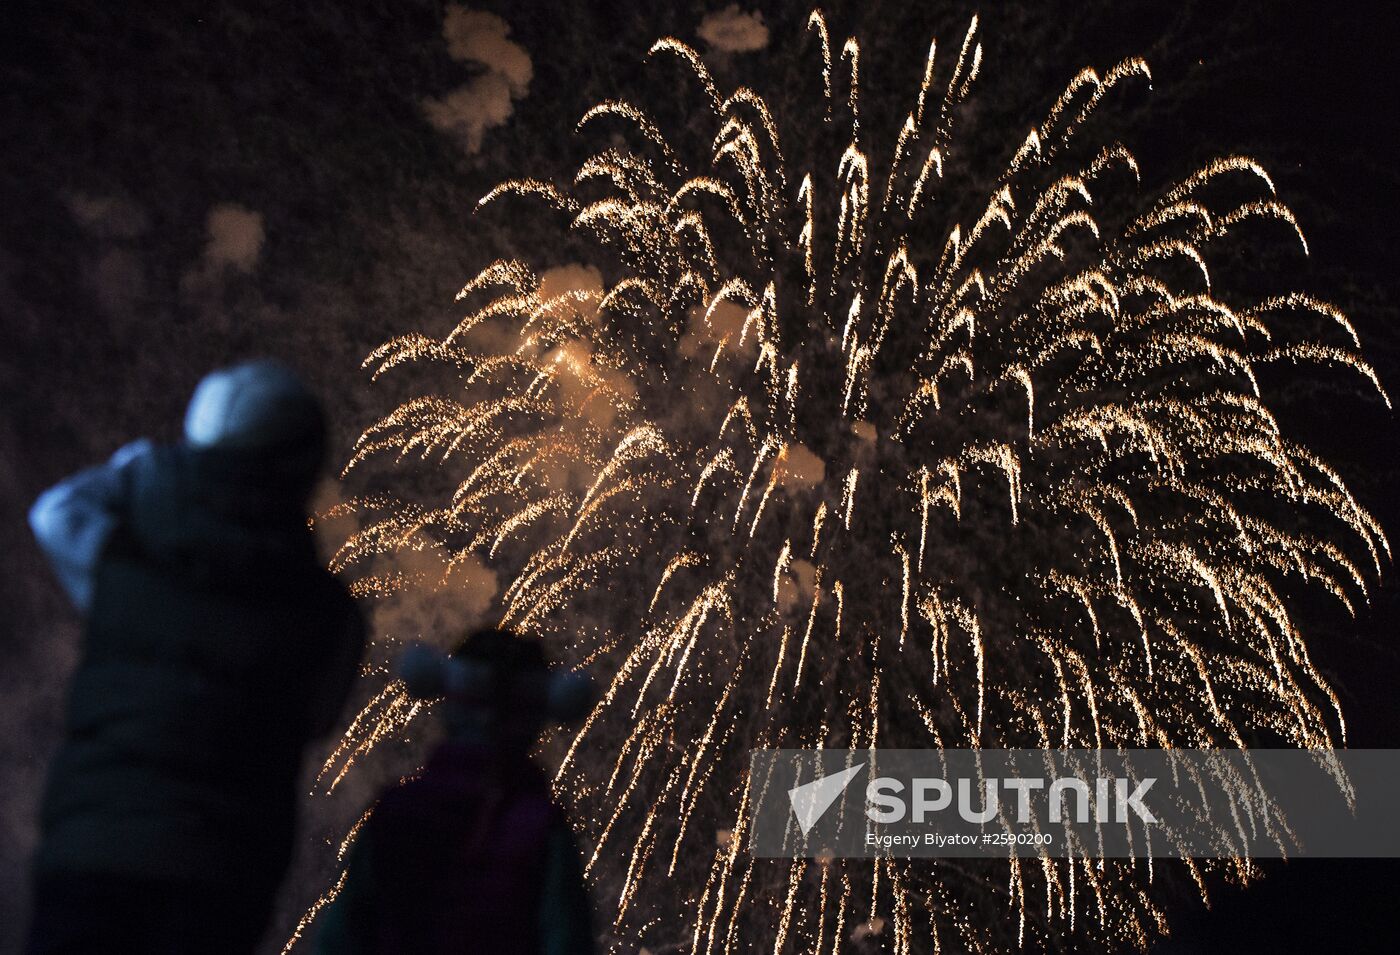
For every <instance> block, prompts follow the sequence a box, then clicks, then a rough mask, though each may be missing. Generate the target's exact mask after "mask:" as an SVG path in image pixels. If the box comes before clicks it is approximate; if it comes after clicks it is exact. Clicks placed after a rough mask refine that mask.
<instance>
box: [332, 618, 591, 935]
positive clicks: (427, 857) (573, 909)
mask: <svg viewBox="0 0 1400 955" xmlns="http://www.w3.org/2000/svg"><path fill="white" fill-rule="evenodd" d="M400 673H401V675H402V676H403V678H404V681H405V683H406V684H407V687H408V692H409V694H410V695H411V696H415V697H419V698H426V699H432V698H442V702H441V703H440V704H439V705H440V707H441V712H442V717H443V722H444V724H445V728H446V731H447V738H446V740H445V741H444V742H443V743H442V744H441V745H440V746H439V747H438V748H437V749H436V750H435V751H434V752H433V754H432V756H431V758H430V759H429V760H428V764H427V766H425V767H424V769H423V771H422V773H421V774H420V775H419V776H418V777H417V778H416V779H413V780H412V781H410V782H408V783H405V784H404V785H402V786H398V787H396V788H393V789H390V790H389V791H388V792H386V793H385V794H384V796H383V797H382V798H381V800H380V802H379V804H378V805H377V806H376V807H375V808H374V810H373V812H372V814H371V815H370V817H369V820H368V821H367V822H366V823H365V825H364V827H363V828H362V829H361V831H360V835H359V837H358V838H357V839H356V841H355V844H354V847H353V848H352V849H351V854H350V859H349V862H348V864H347V868H346V875H345V884H344V886H343V887H342V889H341V892H340V894H339V896H338V897H337V898H336V900H335V902H334V903H333V904H332V905H331V907H330V908H329V909H328V910H327V912H326V915H325V916H324V918H325V922H324V924H323V925H322V927H321V931H320V933H319V936H318V949H317V951H318V952H320V953H321V955H448V953H454V955H459V953H474V952H491V953H492V955H591V953H592V952H593V950H594V947H593V931H592V917H591V904H590V902H589V898H588V890H587V887H586V886H585V884H584V879H583V868H582V866H581V865H580V863H579V856H578V849H577V847H576V845H575V843H574V837H573V831H572V830H571V829H570V828H569V824H568V820H567V819H565V817H564V814H563V812H562V811H561V810H560V809H559V808H558V807H557V806H555V805H554V803H553V802H552V800H551V799H550V789H549V782H548V780H547V779H545V776H544V774H543V773H542V772H541V771H540V770H539V768H538V767H537V766H536V765H535V764H534V762H533V761H531V759H530V749H531V747H532V746H533V745H534V743H535V742H536V739H537V738H538V736H539V733H540V730H541V729H542V728H543V727H544V725H545V722H546V721H547V720H551V719H555V720H561V721H564V720H572V719H577V718H579V717H581V716H583V715H586V714H587V712H588V710H589V709H591V706H592V693H591V689H590V688H589V686H588V683H587V681H586V680H585V679H583V678H581V677H579V676H578V675H576V674H568V673H562V672H558V671H550V670H549V669H548V667H547V666H546V663H545V658H544V654H543V652H542V651H541V649H540V646H539V644H538V642H536V641H533V640H526V639H522V638H520V637H517V636H515V635H514V634H511V633H508V632H505V631H501V630H481V631H478V632H476V633H473V634H472V635H470V636H469V637H468V638H467V639H466V640H465V641H464V642H463V643H462V645H461V646H460V647H459V648H458V649H457V650H456V651H455V652H454V653H453V655H452V657H451V658H450V659H447V658H442V657H440V656H438V655H436V654H434V653H432V652H431V651H426V650H425V649H424V648H410V651H409V652H408V653H406V654H405V656H404V660H403V661H402V663H401V664H400Z"/></svg>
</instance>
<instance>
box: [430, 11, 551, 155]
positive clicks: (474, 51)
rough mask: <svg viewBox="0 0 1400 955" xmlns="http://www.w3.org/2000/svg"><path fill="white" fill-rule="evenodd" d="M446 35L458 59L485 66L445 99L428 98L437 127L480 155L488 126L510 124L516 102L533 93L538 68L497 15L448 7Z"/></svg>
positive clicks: (445, 22)
mask: <svg viewBox="0 0 1400 955" xmlns="http://www.w3.org/2000/svg"><path fill="white" fill-rule="evenodd" d="M442 35H443V37H444V38H445V39H446V40H447V52H448V54H449V55H451V57H452V58H453V59H454V60H458V61H461V62H463V63H471V64H475V65H476V66H479V67H484V68H485V71H484V72H483V73H481V74H480V75H478V76H476V77H474V78H473V79H472V80H471V82H469V83H467V84H466V85H464V86H460V87H458V88H457V89H455V90H453V91H452V92H450V93H448V94H447V95H446V96H443V97H441V98H430V99H427V100H424V102H423V112H424V113H425V114H426V115H427V117H428V122H429V123H431V124H432V125H433V126H434V128H436V129H438V130H440V131H442V132H444V133H447V134H448V135H451V136H453V137H455V138H457V139H458V140H460V141H461V142H462V144H463V145H464V147H465V148H466V150H467V152H469V153H471V154H473V155H475V154H476V153H478V152H480V151H481V143H482V140H483V139H484V137H485V135H486V131H487V130H488V129H493V128H495V127H497V126H501V125H504V124H505V122H506V120H508V119H510V116H511V113H512V112H513V111H514V101H515V100H517V99H521V98H523V97H524V96H525V95H526V93H528V92H529V88H530V78H531V77H532V76H533V75H534V67H533V65H532V64H531V62H530V55H529V54H528V53H527V52H525V48H524V47H522V46H521V45H520V44H518V43H516V42H515V41H513V40H511V39H510V24H508V23H506V21H505V20H502V19H501V18H500V17H498V16H496V15H495V14H494V13H486V12H484V11H481V10H468V9H467V8H466V7H463V6H460V5H458V4H453V5H452V6H450V7H448V8H447V16H446V17H445V18H444V20H443V24H442Z"/></svg>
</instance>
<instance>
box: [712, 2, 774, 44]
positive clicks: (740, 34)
mask: <svg viewBox="0 0 1400 955" xmlns="http://www.w3.org/2000/svg"><path fill="white" fill-rule="evenodd" d="M699 33H700V38H701V39H703V40H704V41H705V42H706V43H708V44H710V46H711V47H712V48H713V49H716V50H719V51H721V52H724V53H752V52H754V51H755V50H761V49H763V48H764V47H766V46H767V45H768V27H767V25H765V24H764V22H763V14H761V13H759V12H757V11H754V12H753V13H745V12H744V11H742V10H740V9H739V5H738V4H735V3H731V4H730V5H729V6H727V7H725V8H724V9H723V10H720V11H717V12H715V13H711V14H707V15H706V17H705V19H703V20H701V21H700V29H699Z"/></svg>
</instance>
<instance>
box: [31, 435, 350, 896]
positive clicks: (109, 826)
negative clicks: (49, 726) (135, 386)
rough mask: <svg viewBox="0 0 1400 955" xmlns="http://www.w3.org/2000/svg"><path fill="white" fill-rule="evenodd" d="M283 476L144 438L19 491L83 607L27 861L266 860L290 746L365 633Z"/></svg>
mask: <svg viewBox="0 0 1400 955" xmlns="http://www.w3.org/2000/svg"><path fill="white" fill-rule="evenodd" d="M289 480H291V479H290V478H289V477H288V476H287V475H285V474H283V473H282V472H281V471H280V470H279V468H278V465H277V461H276V460H273V459H270V458H263V457H260V456H258V455H250V454H247V453H232V452H228V451H222V450H215V449H204V450H196V449H192V448H189V447H185V446H180V447H163V448H157V447H152V446H150V445H143V446H139V447H135V448H133V449H126V450H124V451H123V452H122V454H121V455H120V456H119V457H118V458H117V459H114V461H113V462H112V463H110V464H109V465H107V466H105V467H102V468H95V469H93V470H91V471H87V472H84V473H83V474H80V475H78V476H77V477H75V478H72V479H70V480H69V481H67V482H65V483H64V484H62V485H60V486H59V487H58V488H56V489H54V490H53V491H51V492H49V493H48V494H47V495H45V497H44V498H42V499H41V500H40V502H39V503H38V504H37V505H36V507H35V509H34V511H33V512H32V514H31V522H32V523H33V525H34V528H35V532H36V535H37V536H38V537H39V540H40V543H41V544H42V545H43V546H44V547H45V549H46V550H47V551H48V552H49V554H50V557H51V559H52V560H53V562H54V564H55V567H56V569H58V570H59V572H60V577H61V579H62V580H63V582H64V584H65V586H66V587H68V589H69V591H70V593H72V594H73V595H74V598H75V601H76V602H77V603H78V604H79V606H80V607H83V606H85V605H86V609H87V614H86V626H85V635H84V641H83V646H82V651H81V658H80V661H79V664H78V668H77V671H76V673H75V675H74V677H73V681H72V684H71V687H70V691H69V697H68V705H67V714H66V726H65V735H64V739H63V742H62V745H61V747H60V749H59V751H58V754H57V756H56V757H55V758H54V761H53V764H52V767H51V770H50V775H49V781H48V787H47V790H46V794H45V796H44V800H43V805H42V811H41V826H42V838H41V844H40V847H39V850H38V854H37V857H36V862H35V864H36V867H37V868H38V869H39V870H40V872H46V871H47V872H83V873H99V874H114V875H120V876H128V877H133V878H137V877H139V878H146V879H164V880H182V881H183V880H196V881H202V882H220V881H224V882H239V883H243V884H247V883H248V882H249V880H253V881H255V882H256V881H262V882H264V883H269V882H270V883H271V884H274V885H275V883H276V881H277V880H278V879H280V877H281V875H282V873H283V871H284V869H285V867H286V864H287V861H288V858H289V856H290V852H291V845H292V830H293V823H294V817H295V795H296V793H295V782H296V777H297V774H298V771H299V764H300V760H301V756H302V751H303V748H304V747H305V745H306V744H307V742H308V741H309V740H311V739H313V738H315V737H318V736H320V735H323V734H325V733H326V732H327V731H329V730H330V728H331V727H332V726H333V723H334V720H335V718H336V717H337V715H338V714H339V710H340V708H341V706H342V704H343V702H344V700H345V696H346V694H347V692H348V690H349V686H350V684H351V682H352V680H353V678H354V676H355V674H356V672H357V669H358V664H359V659H360V657H361V655H362V652H363V649H364V630H363V625H362V623H361V620H360V617H359V614H358V612H357V610H356V608H355V605H354V603H353V602H352V600H351V598H350V596H349V595H348V593H347V592H346V591H345V589H344V588H343V587H342V586H341V585H340V584H339V583H337V582H336V581H335V580H334V578H332V577H331V576H330V575H329V574H328V573H327V572H326V571H325V570H324V568H322V567H321V566H320V564H319V562H318V560H317V557H316V554H315V551H314V548H313V541H312V537H311V532H310V530H309V527H308V524H307V520H306V517H305V514H304V510H303V506H304V505H303V501H304V493H305V489H304V488H296V487H292V486H290V485H289V483H288V481H289Z"/></svg>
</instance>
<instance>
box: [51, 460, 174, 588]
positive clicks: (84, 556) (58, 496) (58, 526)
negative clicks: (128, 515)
mask: <svg viewBox="0 0 1400 955" xmlns="http://www.w3.org/2000/svg"><path fill="white" fill-rule="evenodd" d="M151 447H152V445H151V443H150V442H149V441H147V440H144V439H142V440H140V441H133V442H132V443H131V444H128V445H126V446H125V447H123V448H121V449H120V450H119V451H117V453H116V454H114V455H112V458H111V460H109V461H108V462H107V463H106V464H102V465H98V466H97V467H95V468H88V469H87V470H86V471H80V472H78V473H77V474H75V475H73V476H72V477H70V478H67V479H65V480H63V481H61V482H59V483H58V484H56V485H54V486H53V487H51V488H49V489H48V490H47V491H45V492H44V493H43V494H41V495H39V499H38V500H37V501H35V502H34V506H33V507H31V508H30V509H29V526H30V528H31V529H32V530H33V531H34V537H35V539H36V540H37V541H38V542H39V546H40V547H42V548H43V549H44V553H45V554H46V555H47V556H48V558H49V563H50V564H51V565H52V566H53V569H54V573H55V574H56V575H57V576H58V580H59V583H61V584H62V585H63V589H64V590H65V591H66V592H67V593H68V597H69V599H71V600H72V601H73V604H74V606H76V607H77V608H78V610H79V611H80V612H81V613H87V611H88V608H89V607H90V606H91V604H92V586H93V573H94V571H96V569H97V561H98V559H99V558H100V557H101V556H102V549H103V548H104V547H105V546H106V544H107V541H108V539H109V538H110V537H111V535H112V530H113V529H114V528H115V527H116V526H117V522H118V520H119V519H120V513H121V504H122V500H123V499H124V497H125V494H126V490H125V476H124V473H123V472H124V471H125V469H126V466H127V465H128V464H129V463H130V462H131V461H132V460H134V459H135V458H137V457H139V456H141V455H143V454H146V453H148V452H149V451H150V449H151Z"/></svg>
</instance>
